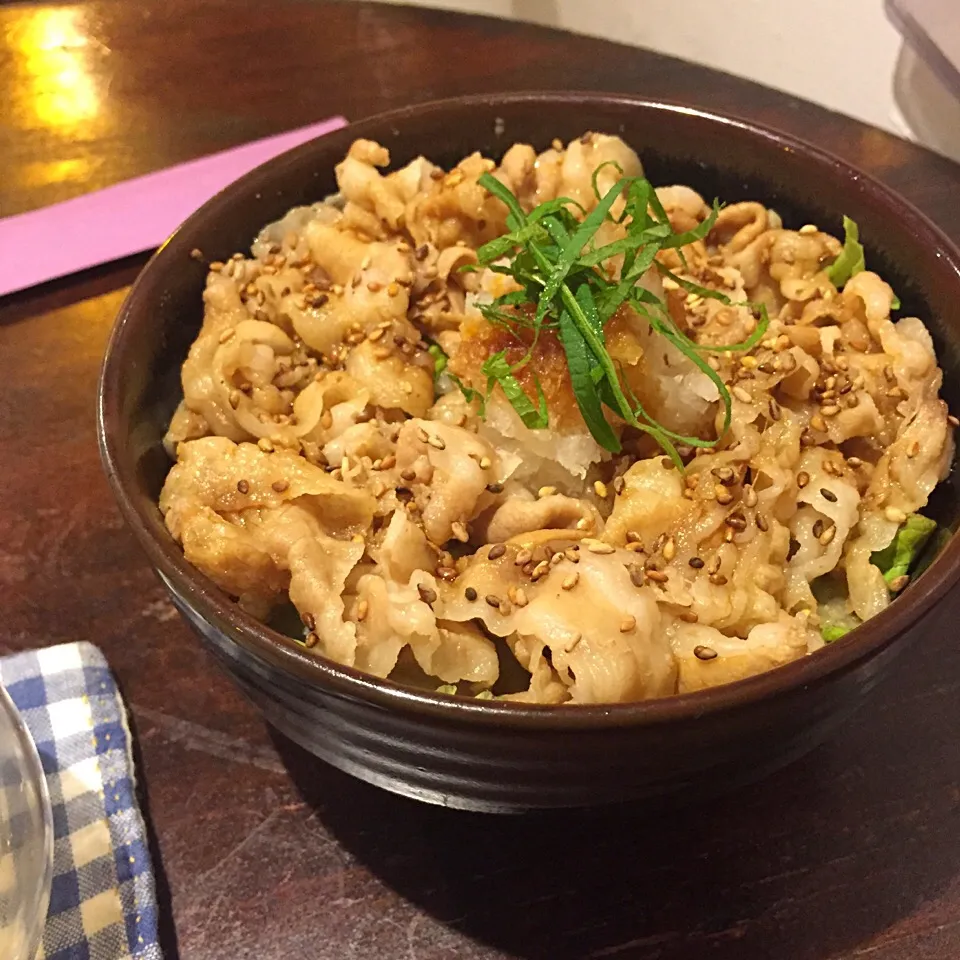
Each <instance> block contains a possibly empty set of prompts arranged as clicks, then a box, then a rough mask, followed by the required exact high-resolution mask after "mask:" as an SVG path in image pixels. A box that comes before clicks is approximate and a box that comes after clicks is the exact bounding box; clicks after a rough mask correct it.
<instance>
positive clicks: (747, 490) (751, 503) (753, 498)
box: [743, 483, 758, 507]
mask: <svg viewBox="0 0 960 960" xmlns="http://www.w3.org/2000/svg"><path fill="white" fill-rule="evenodd" d="M757 499H758V498H757V491H756V490H754V488H753V486H752V484H749V483H748V484H746V486H744V488H743V502H744V504H745V505H746V506H748V507H755V506H756V505H757Z"/></svg>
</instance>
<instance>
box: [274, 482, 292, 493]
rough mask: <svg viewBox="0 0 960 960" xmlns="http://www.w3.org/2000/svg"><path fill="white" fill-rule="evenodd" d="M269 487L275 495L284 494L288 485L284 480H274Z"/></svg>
mask: <svg viewBox="0 0 960 960" xmlns="http://www.w3.org/2000/svg"><path fill="white" fill-rule="evenodd" d="M270 486H271V487H273V489H274V491H275V492H276V493H285V492H286V491H287V490H288V489H289V488H290V484H289V483H287V481H286V480H274V481H273V483H272V484H270Z"/></svg>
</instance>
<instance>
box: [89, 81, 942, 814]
mask: <svg viewBox="0 0 960 960" xmlns="http://www.w3.org/2000/svg"><path fill="white" fill-rule="evenodd" d="M585 130H601V131H606V132H610V133H617V134H620V135H622V136H624V137H625V138H626V139H627V140H628V141H629V142H630V143H631V144H632V145H633V146H634V147H635V148H636V149H637V150H638V151H639V152H640V154H641V157H642V159H643V162H644V165H645V167H646V170H647V175H648V176H649V177H650V179H651V180H652V181H653V182H654V183H658V184H666V183H685V184H691V185H692V186H694V187H695V188H697V189H698V190H699V191H700V192H701V193H703V194H704V195H705V196H707V197H709V198H712V197H714V196H718V197H720V198H721V199H723V200H725V201H736V200H742V199H747V198H750V199H757V200H762V201H764V202H765V203H767V204H769V205H771V206H773V207H775V208H776V209H777V210H778V211H779V212H780V213H781V214H782V215H783V217H784V219H785V220H786V222H787V223H788V224H792V225H794V226H797V227H799V226H800V225H801V224H804V223H807V222H814V223H817V224H820V225H821V226H823V227H824V228H827V229H832V230H834V231H835V232H838V233H839V231H840V221H841V214H844V213H846V214H848V215H850V216H852V217H853V218H854V219H855V220H856V221H857V222H858V223H859V225H860V230H861V235H862V236H863V237H865V238H866V245H867V259H868V262H869V264H870V265H871V266H872V267H873V268H875V269H878V270H879V271H881V272H882V273H883V274H884V275H885V276H886V277H887V279H889V280H890V282H891V283H892V284H893V285H894V288H895V289H896V290H897V292H898V293H899V294H900V296H901V298H902V300H903V304H904V308H905V310H906V311H909V312H911V313H914V312H915V313H917V314H918V315H919V316H921V317H922V318H924V320H926V321H927V322H928V324H929V325H930V328H931V330H932V332H933V335H934V338H935V340H936V344H937V348H938V352H939V357H940V361H941V364H942V366H943V367H944V368H945V369H946V371H947V377H946V384H945V394H946V396H947V399H948V400H949V401H950V402H951V406H953V407H954V408H957V406H960V329H958V327H957V325H956V322H955V320H954V319H953V318H954V317H955V316H956V315H957V314H956V311H957V304H958V303H960V254H958V252H957V250H956V249H955V248H954V247H953V246H952V245H951V244H950V243H949V242H948V241H947V240H946V239H945V238H944V236H943V235H942V234H941V233H939V232H938V231H937V230H936V229H935V228H934V227H933V226H932V225H931V224H930V223H929V222H928V221H927V220H926V219H924V217H922V216H921V215H920V214H919V213H918V212H917V211H916V210H914V209H913V208H911V207H910V206H909V205H908V204H907V203H905V202H904V201H903V200H901V199H899V198H898V197H896V196H894V195H893V194H891V193H890V192H889V191H888V190H886V189H885V188H884V187H882V186H881V185H880V184H878V183H877V182H875V181H873V180H871V179H869V178H867V177H865V176H864V175H863V174H861V173H858V172H857V171H856V170H854V169H852V168H851V167H849V166H847V165H846V164H844V163H842V162H841V161H839V160H838V159H836V158H835V157H832V156H830V155H828V154H825V153H823V152H821V151H819V150H817V149H815V148H814V147H811V146H809V145H807V144H804V143H801V142H799V141H797V140H794V139H792V138H790V137H787V136H784V135H782V134H779V133H775V132H773V131H770V130H765V129H763V128H760V127H757V126H754V125H752V124H749V123H744V122H741V121H737V120H733V119H730V118H727V117H720V116H716V115H712V114H707V113H703V112H700V111H696V110H691V109H686V108H682V107H677V106H669V105H665V104H661V103H649V102H646V101H643V100H638V99H632V98H628V97H624V96H619V95H618V96H612V95H602V94H580V93H578V94H569V95H564V94H555V93H550V94H540V93H529V94H517V95H512V96H498V97H493V96H489V97H488V96H481V97H473V98H463V99H458V100H450V101H446V102H440V103H432V104H426V105H423V106H417V107H412V108H410V109H406V110H401V111H397V112H394V113H390V114H385V115H383V116H380V117H375V118H373V119H371V120H366V121H363V122H361V123H356V124H354V125H352V126H350V127H349V128H347V129H345V130H343V131H341V132H338V133H334V134H331V135H328V136H325V137H322V138H320V139H318V140H315V141H313V142H312V143H308V144H306V145H304V146H302V147H299V148H297V149H296V150H293V151H292V152H290V153H288V154H285V155H284V156H282V157H279V158H277V159H276V160H273V161H271V162H270V163H267V164H265V165H264V166H262V167H260V168H259V169H257V170H255V171H253V172H252V173H250V174H248V175H247V176H245V177H243V178H242V179H241V180H239V181H237V182H236V183H235V184H233V185H232V186H230V187H228V188H227V189H226V190H224V191H223V193H221V194H220V195H219V196H217V197H215V198H214V199H213V200H211V201H210V202H209V203H208V204H206V205H205V206H204V207H203V208H202V209H201V210H200V211H198V212H197V213H196V214H194V215H193V216H192V217H191V218H190V219H189V220H188V221H187V222H186V223H185V224H184V225H183V226H182V227H181V228H180V229H179V230H178V231H177V232H176V233H175V234H174V235H173V237H172V238H171V239H170V241H169V242H168V243H167V244H166V245H165V246H164V247H163V248H162V249H161V250H160V251H159V252H158V253H157V255H156V256H155V257H154V258H153V259H152V260H151V261H150V263H149V264H148V265H147V267H146V269H145V270H144V271H143V273H142V274H141V276H140V278H139V279H138V280H137V282H136V284H135V285H134V287H133V290H132V291H131V293H130V296H129V297H128V298H127V300H126V303H125V304H124V305H123V308H122V310H121V311H120V316H119V318H118V320H117V324H116V327H115V328H114V330H113V334H112V336H111V337H110V342H109V344H108V347H107V353H106V359H105V361H104V365H103V372H102V379H101V383H100V398H99V429H100V443H101V448H102V454H103V459H104V463H105V465H106V470H107V474H108V476H109V479H110V482H111V484H112V486H113V489H114V493H115V494H116V497H117V500H118V501H119V504H120V507H121V509H122V511H123V514H124V516H125V517H126V519H127V521H128V522H129V524H130V525H131V527H132V528H133V531H134V533H135V534H136V536H137V537H138V538H139V540H140V542H141V543H142V544H143V547H144V549H145V550H146V552H147V554H148V556H149V558H150V561H151V563H152V564H153V565H154V567H156V569H157V571H158V573H159V575H160V577H161V578H162V580H163V582H164V583H165V584H166V586H167V587H168V589H169V590H170V593H171V595H172V597H173V600H174V602H175V603H176V604H177V606H178V607H179V609H180V610H181V612H182V613H183V614H184V616H186V618H187V619H188V620H189V621H190V623H191V624H192V625H193V626H194V627H195V628H196V630H197V632H198V633H199V634H200V636H201V637H202V638H203V640H204V641H205V643H206V644H207V646H208V648H209V649H210V650H211V651H212V652H213V653H214V654H215V655H216V657H217V658H218V659H219V660H220V662H221V663H222V664H223V665H224V666H225V667H226V669H227V670H229V671H230V673H231V674H232V675H233V676H234V678H235V679H236V681H237V683H238V684H239V685H240V687H241V688H242V689H243V690H244V691H245V692H246V693H247V695H248V696H249V697H250V698H251V699H252V700H253V701H254V702H255V703H256V704H257V705H258V706H259V707H260V708H261V710H262V711H263V714H264V716H265V717H266V718H267V720H269V721H270V723H272V724H273V725H274V726H275V727H276V728H277V729H279V730H280V731H282V732H283V733H284V734H286V735H287V736H288V737H290V738H291V739H293V740H295V741H296V742H297V743H299V744H301V745H302V746H304V747H306V749H308V750H310V751H312V752H313V753H314V754H316V755H317V756H318V757H321V758H322V759H324V760H326V761H328V762H330V763H332V764H334V765H335V766H337V767H339V768H341V769H342V770H346V771H347V772H349V773H352V774H355V775H356V776H358V777H361V778H362V779H364V780H367V781H369V782H370V783H375V784H378V785H379V786H382V787H385V788H386V789H388V790H393V791H396V792H397V793H401V794H405V795H407V796H411V797H416V798H419V799H421V800H426V801H429V802H431V803H438V804H446V805H449V806H453V807H461V808H464V809H472V810H490V811H509V810H524V809H529V808H535V807H563V806H580V805H590V804H600V803H609V802H613V801H620V800H627V799H632V798H639V797H647V796H653V795H657V794H664V793H669V792H677V791H687V792H689V793H691V794H693V795H699V794H702V793H703V792H705V791H708V790H709V791H716V790H722V789H726V788H729V787H730V786H732V785H733V784H736V783H740V782H744V781H747V780H751V779H756V778H759V777H760V776H762V775H764V774H766V773H768V772H769V771H771V770H773V769H775V768H777V767H779V766H782V765H783V764H785V763H787V762H788V761H790V760H792V759H793V758H795V757H798V756H800V755H801V754H803V753H805V752H806V751H808V750H810V749H811V748H812V747H814V746H815V745H816V744H818V743H820V742H821V741H822V740H823V739H824V738H825V737H826V736H827V735H828V734H829V733H830V732H831V731H832V730H834V729H836V728H837V727H838V726H839V725H840V724H841V723H843V721H844V720H846V719H847V718H848V717H849V716H850V714H851V713H852V712H853V711H854V710H855V709H856V708H857V707H858V706H859V705H860V704H861V702H862V701H863V699H864V697H865V696H866V695H867V693H868V692H869V691H870V690H871V689H872V688H873V687H874V685H875V684H876V683H877V681H878V680H879V678H880V677H881V675H882V674H883V673H885V672H886V671H887V670H888V669H889V667H890V665H891V663H892V662H893V659H894V655H895V654H896V653H897V652H898V651H900V650H901V649H902V648H903V647H904V646H906V644H907V641H908V640H909V639H911V638H922V636H923V634H924V633H928V632H930V631H931V630H934V629H936V622H937V615H938V611H939V610H941V609H942V607H943V605H942V604H941V603H940V601H941V600H942V599H943V597H944V595H945V594H946V593H947V591H948V590H949V589H950V588H951V587H952V586H953V584H954V583H955V582H956V581H957V579H958V576H960V541H958V540H957V539H956V538H954V539H953V540H951V541H950V543H949V544H948V545H947V546H946V548H945V549H944V550H943V551H942V552H941V554H940V555H939V556H938V557H937V559H936V560H935V561H934V562H933V564H932V566H931V567H930V568H929V569H928V570H927V572H926V573H925V574H924V576H923V577H922V578H920V580H919V581H918V582H917V583H916V584H915V585H913V586H911V587H909V588H908V589H907V591H906V592H905V594H904V595H903V596H902V597H901V598H900V599H898V600H897V601H896V602H895V603H894V604H892V605H891V606H890V607H889V608H888V609H887V610H885V611H884V612H883V613H882V614H881V615H880V616H878V617H876V618H875V619H873V620H871V621H870V622H869V623H868V624H867V625H865V626H863V627H861V628H860V629H858V630H857V631H855V632H854V633H853V634H851V635H849V636H848V637H847V638H845V639H843V640H840V641H839V642H837V643H834V644H833V645H832V646H830V647H829V648H827V649H825V650H823V651H822V652H819V653H817V654H815V655H814V656H810V657H807V658H804V659H803V660H800V661H798V662H795V663H792V664H789V665H788V666H785V667H781V668H779V669H777V670H774V671H772V672H770V673H766V674H764V675H762V676H759V677H754V678H752V679H749V680H744V681H741V682H739V683H735V684H731V685H729V686H725V687H719V688H716V689H713V690H708V691H705V692H701V693H695V694H687V695H684V696H677V697H672V698H668V699H663V700H654V701H650V702H647V703H637V704H621V705H609V706H569V707H535V706H526V705H519V704H508V703H499V702H489V701H488V702H474V701H467V700H460V699H454V698H449V697H444V696H435V695H431V694H427V693H420V692H416V691H414V690H410V689H405V688H403V687H400V686H397V685H396V684H393V683H390V682H389V681H383V680H378V679H376V678H374V677H370V676H366V675H364V674H362V673H359V672H357V671H355V670H352V669H348V668H346V667H341V666H338V665H336V664H334V663H331V662H329V661H327V660H324V659H322V658H320V657H317V656H313V655H311V654H310V653H308V652H306V651H305V650H304V649H303V647H302V646H300V645H299V644H297V643H295V642H294V641H292V640H290V639H288V638H285V637H283V636H281V635H280V634H278V633H274V632H273V631H271V630H269V629H267V628H265V627H264V626H263V625H261V624H260V623H258V622H256V621H255V620H253V619H252V618H251V617H249V616H247V615H245V614H244V613H243V612H242V611H240V610H239V609H238V608H237V607H236V605H235V604H234V603H232V602H231V601H230V600H229V599H228V598H227V597H226V596H225V595H224V594H223V593H221V592H220V590H219V589H217V587H216V586H214V584H213V583H211V582H210V581H209V580H208V579H206V578H205V577H204V576H203V575H201V574H200V573H198V572H197V571H196V570H194V569H193V568H192V567H191V566H189V565H188V564H187V563H186V562H185V561H184V559H183V555H182V554H181V552H180V549H179V547H178V546H177V545H176V544H175V543H174V542H173V541H172V540H171V538H170V537H169V535H168V534H167V531H166V530H165V528H164V526H163V522H162V520H161V517H160V513H159V511H158V510H157V506H156V502H157V495H158V494H159V492H160V487H161V485H162V483H163V479H164V477H165V475H166V473H167V470H168V469H169V467H170V463H169V461H168V460H167V458H166V456H165V454H164V452H163V449H162V447H161V443H160V441H161V437H162V436H163V433H164V430H165V427H166V425H167V422H168V420H169V418H170V414H171V413H172V411H173V409H174V406H175V405H176V403H177V401H178V399H179V396H180V384H179V371H180V365H181V363H182V362H183V359H184V357H185V356H186V354H187V349H188V347H189V345H190V343H191V341H192V340H193V339H194V337H195V335H196V333H197V330H198V328H199V326H200V321H201V311H202V304H201V291H202V289H203V285H204V278H205V274H206V269H205V267H203V266H202V265H201V264H200V263H197V262H195V261H194V260H192V259H191V258H190V251H191V250H193V249H194V248H195V247H196V248H199V249H201V250H202V251H203V252H204V254H205V255H206V256H207V257H209V258H210V259H217V258H225V257H227V256H229V255H230V254H231V253H232V252H234V251H235V250H242V249H246V248H248V247H249V244H250V242H251V240H252V239H253V237H254V235H255V234H256V233H257V231H258V230H259V229H260V227H262V226H263V225H264V224H266V223H269V222H270V221H272V220H276V219H277V218H279V217H280V216H281V215H282V214H283V213H285V212H286V211H287V210H288V209H289V208H290V207H292V206H294V205H297V204H303V203H308V202H312V201H316V200H318V199H320V198H322V197H323V196H325V195H327V194H329V193H331V192H333V191H334V189H335V184H334V175H333V169H334V165H335V164H336V163H337V162H338V161H339V160H340V159H341V158H342V157H343V155H344V154H345V153H346V151H347V148H348V147H349V145H350V143H351V142H352V141H353V139H354V138H356V137H368V138H371V139H374V140H378V141H380V142H381V143H383V144H385V145H386V146H387V147H389V149H390V152H391V156H392V159H393V163H394V164H395V165H400V164H404V163H406V162H407V161H409V160H411V159H412V158H413V157H415V156H416V155H418V154H420V153H423V154H425V155H426V156H428V157H430V158H431V159H433V160H435V161H437V162H439V163H441V164H444V165H447V164H453V163H455V162H456V161H457V160H459V159H460V158H461V157H463V156H465V155H466V154H468V153H471V152H472V151H474V150H480V151H482V152H483V153H484V154H486V155H487V156H491V157H499V156H500V155H501V154H502V153H503V152H504V150H505V149H506V148H507V147H508V146H509V145H510V144H512V143H514V142H515V141H517V140H521V141H526V142H529V143H532V144H534V146H536V147H537V149H543V148H545V147H546V146H547V145H548V144H549V143H550V141H551V140H552V139H553V138H554V137H560V138H561V139H563V140H567V139H571V138H573V137H576V136H578V135H579V134H581V133H583V132H584V131H585ZM958 504H960V498H958V496H957V487H956V481H955V480H952V479H951V480H949V481H947V483H945V484H944V485H942V487H941V489H940V491H939V492H938V494H937V495H936V496H935V501H934V503H933V504H932V505H931V509H932V511H933V513H934V515H935V516H936V517H937V519H938V520H940V521H941V522H942V523H945V524H949V525H950V526H951V527H953V526H955V525H956V521H957V519H958V512H960V507H958Z"/></svg>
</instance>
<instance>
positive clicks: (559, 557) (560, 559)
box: [550, 553, 566, 567]
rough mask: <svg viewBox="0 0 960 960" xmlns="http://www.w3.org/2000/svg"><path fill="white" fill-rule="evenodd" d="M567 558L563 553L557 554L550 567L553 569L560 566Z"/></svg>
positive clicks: (552, 558) (551, 560) (551, 559)
mask: <svg viewBox="0 0 960 960" xmlns="http://www.w3.org/2000/svg"><path fill="white" fill-rule="evenodd" d="M565 558H566V555H565V554H563V553H555V554H554V555H553V556H552V557H551V558H550V566H551V567H556V566H559V564H560V563H562V562H563V560H564V559H565Z"/></svg>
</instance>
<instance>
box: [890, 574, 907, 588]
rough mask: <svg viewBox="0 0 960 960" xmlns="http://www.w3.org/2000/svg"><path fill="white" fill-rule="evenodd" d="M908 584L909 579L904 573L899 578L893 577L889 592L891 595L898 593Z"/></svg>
mask: <svg viewBox="0 0 960 960" xmlns="http://www.w3.org/2000/svg"><path fill="white" fill-rule="evenodd" d="M909 582H910V577H909V575H908V574H906V573H904V574H902V575H901V576H899V577H894V578H893V579H892V580H891V581H890V590H891V592H892V593H899V592H900V591H901V590H902V589H903V588H904V587H905V586H906V585H907V584H908V583H909Z"/></svg>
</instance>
